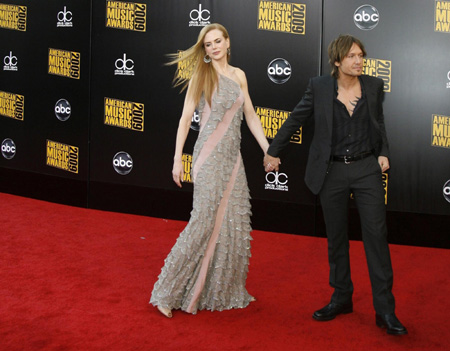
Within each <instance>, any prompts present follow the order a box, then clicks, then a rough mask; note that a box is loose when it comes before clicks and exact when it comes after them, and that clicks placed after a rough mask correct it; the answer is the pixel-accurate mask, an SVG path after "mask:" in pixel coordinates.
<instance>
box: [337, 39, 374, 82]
mask: <svg viewBox="0 0 450 351" xmlns="http://www.w3.org/2000/svg"><path fill="white" fill-rule="evenodd" d="M353 44H356V45H358V46H359V48H360V49H361V51H362V52H363V56H364V57H366V55H367V53H366V49H364V44H363V43H362V42H361V40H359V39H358V38H355V37H354V36H352V35H349V34H341V35H339V37H337V38H336V39H334V40H333V41H332V42H331V43H330V45H329V46H328V62H329V64H330V66H331V75H332V76H333V77H334V78H336V79H337V78H339V69H338V67H337V66H336V65H335V62H339V63H340V62H342V60H343V59H344V57H345V56H346V55H347V54H348V52H349V51H350V49H351V48H352V45H353Z"/></svg>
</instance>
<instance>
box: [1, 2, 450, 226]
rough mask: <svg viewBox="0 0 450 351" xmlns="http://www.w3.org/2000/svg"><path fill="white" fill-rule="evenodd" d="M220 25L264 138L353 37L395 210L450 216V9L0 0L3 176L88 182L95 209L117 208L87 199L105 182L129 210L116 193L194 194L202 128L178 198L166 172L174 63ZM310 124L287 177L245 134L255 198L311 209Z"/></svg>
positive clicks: (176, 96) (432, 5) (174, 110)
mask: <svg viewBox="0 0 450 351" xmlns="http://www.w3.org/2000/svg"><path fill="white" fill-rule="evenodd" d="M214 22H218V23H221V24H223V25H224V26H225V27H226V28H227V29H228V31H229V34H230V40H231V62H230V63H231V64H232V65H234V66H238V67H240V68H241V69H243V70H244V71H245V73H246V75H247V79H248V84H249V92H250V96H251V98H252V101H253V105H254V107H255V111H256V113H257V115H258V116H259V117H260V119H261V123H262V126H263V128H264V131H265V133H266V136H267V138H268V139H269V141H270V140H271V139H272V138H273V137H274V136H275V135H276V133H277V131H278V129H279V128H280V126H281V125H282V124H283V123H284V121H285V120H286V119H287V118H288V117H289V114H290V111H291V110H292V109H293V108H294V106H295V105H296V104H297V102H298V101H299V99H300V98H301V97H302V95H303V93H304V91H305V88H306V86H307V83H308V80H309V78H310V77H313V76H316V75H319V74H328V73H329V67H328V62H327V54H326V51H327V46H328V44H329V42H330V41H331V40H332V39H334V38H335V37H336V36H337V35H338V34H340V33H349V34H353V35H355V36H357V37H359V38H360V39H361V40H362V41H363V42H364V43H365V46H366V50H367V52H368V57H367V58H366V61H365V73H366V74H368V75H372V76H377V77H380V78H382V79H383V80H384V82H385V104H384V113H385V120H386V126H387V132H388V137H389V141H390V147H391V170H390V171H389V172H388V173H386V174H384V186H385V190H386V203H387V206H388V210H390V211H399V212H414V213H424V214H435V215H449V214H450V103H449V101H450V61H449V57H450V28H449V26H450V1H435V0H427V1H423V0H403V1H400V0H399V1H390V0H370V1H369V2H365V1H364V2H361V1H357V0H349V1H345V2H337V1H332V0H323V1H314V0H308V1H306V0H303V1H300V0H298V1H289V2H288V1H284V2H283V1H263V0H246V1H240V0H227V1H219V0H215V1H206V0H205V1H193V0H183V1H181V0H165V1H144V0H140V1H139V2H130V1H105V0H99V1H88V0H84V1H81V0H77V1H75V0H72V1H70V0H64V1H57V0H53V1H45V2H42V1H26V0H17V1H16V0H14V1H13V0H0V38H1V40H0V58H1V59H2V61H1V64H2V67H1V70H0V142H1V153H2V155H1V156H0V172H1V171H2V169H3V170H17V171H23V172H32V173H38V174H40V175H48V176H51V177H52V179H60V180H61V179H62V180H64V179H69V180H77V181H81V182H85V183H86V184H87V186H86V188H85V193H83V194H82V195H83V196H85V197H86V204H89V203H96V202H101V201H99V199H98V197H106V198H107V197H108V194H104V193H102V192H101V191H91V190H92V189H94V188H95V185H96V184H109V186H112V187H114V188H116V191H115V194H119V196H115V197H114V198H111V199H110V201H119V202H120V201H132V200H127V197H126V196H123V197H122V196H120V192H121V189H124V190H123V191H124V192H125V191H126V190H125V189H129V187H134V188H138V189H142V192H145V190H146V189H161V190H168V191H180V192H184V193H190V192H192V187H193V185H192V178H191V164H192V151H193V146H194V143H195V140H196V138H197V135H198V130H199V120H198V118H199V116H198V114H197V113H195V114H194V115H193V116H192V126H191V130H190V132H189V135H188V139H187V142H186V145H185V149H184V166H185V180H184V186H183V188H182V189H181V190H177V187H176V186H175V184H174V183H173V181H172V177H171V169H172V160H173V153H174V146H175V135H176V130H177V126H178V120H179V117H180V115H181V111H182V107H183V101H184V94H183V93H182V94H180V93H179V89H174V88H172V86H171V83H172V79H173V77H174V73H175V68H176V67H174V66H166V65H165V63H167V61H168V57H167V54H169V53H177V52H179V51H180V50H184V49H187V48H188V47H190V46H191V45H193V44H194V43H195V41H196V39H197V36H198V33H199V31H200V30H201V28H202V27H203V26H205V25H207V24H209V23H214ZM180 74H184V72H183V65H182V64H181V65H180ZM313 128H314V125H305V126H303V127H302V128H301V129H299V130H298V131H297V133H295V134H294V135H293V137H292V139H291V143H290V145H289V147H288V148H287V150H286V152H285V153H284V155H283V158H282V162H283V164H282V168H281V169H280V171H279V172H273V173H268V174H266V173H265V172H264V170H263V167H262V157H263V154H262V152H261V150H260V149H259V146H258V145H257V143H256V141H255V140H254V138H253V137H252V135H251V133H250V132H249V130H248V128H247V126H246V125H245V124H244V126H243V133H242V154H243V159H244V164H245V167H246V172H247V177H248V182H249V187H250V190H251V195H252V198H253V199H257V200H263V201H268V202H269V203H270V202H274V203H286V204H289V203H292V204H301V205H305V206H312V207H314V206H315V204H316V198H315V197H314V196H313V195H312V194H311V193H310V192H309V190H308V189H307V188H306V186H305V184H304V181H303V178H304V169H305V165H306V159H307V154H308V148H309V143H310V140H311V137H312V132H313ZM62 183H64V182H62ZM90 184H91V185H90ZM55 189H57V191H64V187H62V188H61V187H56V186H55ZM161 201H164V199H162V200H161ZM126 205H127V204H125V206H126ZM130 205H131V204H130ZM143 206H145V204H144V205H143ZM174 206H175V205H174ZM313 220H314V219H313V218H311V221H313Z"/></svg>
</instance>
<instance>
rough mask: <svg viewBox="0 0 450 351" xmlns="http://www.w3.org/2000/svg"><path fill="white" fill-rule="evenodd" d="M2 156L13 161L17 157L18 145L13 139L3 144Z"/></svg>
mask: <svg viewBox="0 0 450 351" xmlns="http://www.w3.org/2000/svg"><path fill="white" fill-rule="evenodd" d="M2 155H3V157H4V158H6V159H7V160H10V159H12V158H13V157H14V156H15V155H16V144H14V141H12V140H11V139H9V138H8V139H5V140H3V142H2Z"/></svg>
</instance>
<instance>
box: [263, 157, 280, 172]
mask: <svg viewBox="0 0 450 351" xmlns="http://www.w3.org/2000/svg"><path fill="white" fill-rule="evenodd" d="M280 164H281V161H280V158H279V157H273V156H270V155H269V154H267V153H266V154H265V155H264V161H263V165H264V170H265V171H266V172H272V171H277V172H278V170H279V168H280Z"/></svg>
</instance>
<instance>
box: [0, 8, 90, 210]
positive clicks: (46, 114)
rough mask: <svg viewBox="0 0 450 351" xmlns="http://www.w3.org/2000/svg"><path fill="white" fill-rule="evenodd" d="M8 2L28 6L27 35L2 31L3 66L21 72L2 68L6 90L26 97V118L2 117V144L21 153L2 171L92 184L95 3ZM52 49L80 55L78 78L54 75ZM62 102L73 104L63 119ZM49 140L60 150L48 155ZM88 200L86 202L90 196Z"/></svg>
mask: <svg viewBox="0 0 450 351" xmlns="http://www.w3.org/2000/svg"><path fill="white" fill-rule="evenodd" d="M7 3H8V4H10V5H21V6H25V7H26V9H27V16H26V31H17V30H11V29H5V28H0V35H1V47H0V56H1V57H2V62H3V63H4V62H5V60H4V58H6V57H9V58H10V59H12V60H13V62H14V63H15V64H16V65H15V66H16V68H17V70H15V71H12V70H6V69H5V66H6V65H4V66H2V69H1V70H0V91H3V92H8V93H13V94H20V95H22V96H24V116H23V120H16V119H13V118H9V117H5V116H0V139H1V140H0V141H2V142H3V141H4V140H5V139H11V140H12V141H13V142H14V144H15V148H16V149H15V151H16V154H15V155H14V156H13V157H12V158H11V159H6V158H5V157H0V167H5V168H10V169H14V170H22V171H25V172H36V173H41V174H47V175H52V176H55V177H58V178H61V179H73V180H79V181H83V182H87V178H88V139H89V132H88V127H89V84H90V77H89V68H90V46H89V45H90V35H91V33H90V22H91V18H90V1H73V0H72V1H70V0H68V1H46V2H45V3H42V2H37V1H16V0H14V1H13V0H11V1H8V2H7ZM51 48H53V49H56V50H58V52H60V53H62V52H68V55H69V57H70V56H71V55H73V54H71V53H72V52H73V53H74V54H77V55H78V54H79V56H80V57H78V61H79V62H75V61H73V60H72V59H70V58H69V61H70V62H71V63H72V70H75V69H76V71H77V73H78V74H79V75H78V76H77V78H69V77H65V76H62V75H55V74H49V73H48V72H49V69H50V66H52V67H53V65H51V64H50V63H49V50H50V49H51ZM80 58H81V60H80ZM60 99H65V100H66V101H67V102H68V103H69V104H70V112H71V114H70V116H69V115H68V114H67V113H63V114H62V115H61V116H60V117H61V118H62V119H63V120H60V119H58V118H57V117H56V114H55V109H57V110H58V111H63V112H66V111H69V110H68V107H69V106H68V105H65V104H64V106H63V107H64V109H62V105H61V103H60V104H57V102H58V101H59V100H60ZM2 102H3V101H2ZM47 140H50V141H54V142H56V143H57V144H55V145H53V146H55V147H56V149H55V150H54V151H52V150H50V151H48V150H47ZM66 145H67V149H68V150H69V152H70V151H72V152H71V153H70V155H69V154H68V153H67V152H66ZM68 146H72V148H69V147H68ZM52 152H54V153H52ZM49 155H50V156H52V157H51V158H52V159H53V160H52V161H51V160H48V158H47V156H49ZM53 156H54V157H53ZM68 157H69V161H70V162H69V161H68ZM47 163H50V164H51V165H50V166H49V165H48V164H47ZM56 166H58V167H56ZM84 197H85V201H84V202H85V203H86V197H87V193H86V192H85V194H84Z"/></svg>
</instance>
